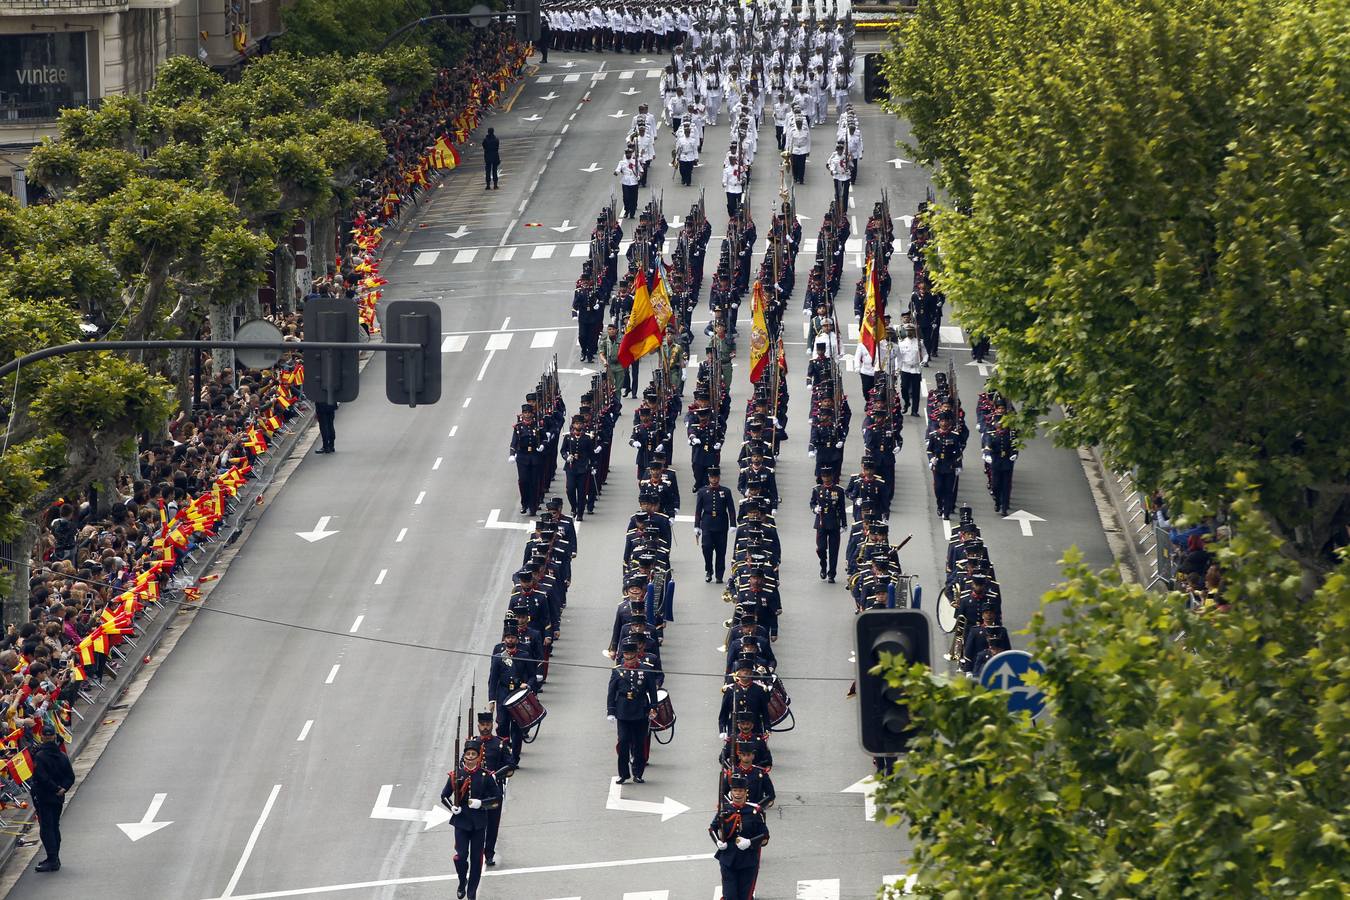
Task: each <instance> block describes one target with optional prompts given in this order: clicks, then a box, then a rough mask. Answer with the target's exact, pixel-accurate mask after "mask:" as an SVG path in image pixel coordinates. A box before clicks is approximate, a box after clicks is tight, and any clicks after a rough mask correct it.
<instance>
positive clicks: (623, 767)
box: [605, 640, 657, 784]
mask: <svg viewBox="0 0 1350 900" xmlns="http://www.w3.org/2000/svg"><path fill="white" fill-rule="evenodd" d="M619 649H620V651H621V652H622V654H623V661H622V662H621V663H619V665H617V666H615V667H614V669H613V670H611V672H610V673H609V692H608V699H607V701H606V707H605V708H606V712H607V715H606V718H608V719H609V721H611V722H614V723H616V724H617V726H618V730H619V741H618V745H617V751H618V757H619V779H618V781H619V784H624V783H626V782H627V781H628V779H629V778H632V779H633V780H634V781H636V782H637V783H638V784H642V782H643V780H644V779H643V777H642V773H643V772H644V771H646V768H647V740H648V735H649V733H650V723H651V720H650V716H651V713H652V711H653V710H655V709H656V681H657V679H656V676H655V673H653V672H652V671H651V670H650V669H646V668H643V666H642V663H641V661H640V660H639V659H638V645H637V642H636V641H633V640H629V641H626V642H624V643H623V644H621V645H620V647H619Z"/></svg>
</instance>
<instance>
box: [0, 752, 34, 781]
mask: <svg viewBox="0 0 1350 900" xmlns="http://www.w3.org/2000/svg"><path fill="white" fill-rule="evenodd" d="M5 772H6V774H8V775H9V777H10V778H11V779H13V780H14V781H15V782H17V783H19V784H27V783H28V779H30V778H32V777H33V754H32V753H30V752H29V751H27V750H23V751H20V752H19V753H16V754H14V755H13V756H11V757H10V758H9V759H8V760H7V761H6V762H5Z"/></svg>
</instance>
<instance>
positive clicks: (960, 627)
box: [945, 616, 966, 662]
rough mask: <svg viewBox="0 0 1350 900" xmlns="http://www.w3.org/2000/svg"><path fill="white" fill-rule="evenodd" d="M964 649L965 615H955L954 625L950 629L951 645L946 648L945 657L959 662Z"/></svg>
mask: <svg viewBox="0 0 1350 900" xmlns="http://www.w3.org/2000/svg"><path fill="white" fill-rule="evenodd" d="M965 650H966V617H965V616H957V617H956V627H955V628H953V629H952V645H951V647H950V648H949V649H948V650H947V655H946V657H945V659H947V660H950V661H951V662H960V661H961V656H962V655H963V654H964V653H965Z"/></svg>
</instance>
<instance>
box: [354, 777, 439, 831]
mask: <svg viewBox="0 0 1350 900" xmlns="http://www.w3.org/2000/svg"><path fill="white" fill-rule="evenodd" d="M393 795H394V786H393V785H392V784H383V785H380V793H379V796H377V797H376V798H375V805H374V806H373V807H371V810H370V817H371V818H372V819H392V820H394V821H396V822H422V823H423V825H422V830H423V831H427V830H429V829H432V828H435V827H436V826H437V825H444V824H445V823H447V822H449V821H450V810H448V809H446V808H445V807H443V806H435V807H432V808H431V809H409V808H408V807H406V806H390V805H389V798H390V797H392V796H393Z"/></svg>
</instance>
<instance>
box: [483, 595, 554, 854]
mask: <svg viewBox="0 0 1350 900" xmlns="http://www.w3.org/2000/svg"><path fill="white" fill-rule="evenodd" d="M519 641H520V635H519V633H518V632H517V624H516V619H515V617H514V616H508V617H507V619H506V621H505V623H503V626H502V642H501V643H500V644H498V645H497V646H496V647H493V648H492V665H491V667H490V668H489V669H488V697H489V698H490V699H491V701H492V704H493V706H494V707H495V708H496V710H497V734H498V735H500V736H501V737H503V738H507V739H509V740H510V744H511V756H510V762H511V766H512V768H516V767H519V766H520V747H521V744H522V743H524V739H525V734H524V732H523V731H521V729H520V726H519V725H517V724H516V720H515V719H513V718H511V714H510V712H508V711H507V708H506V701H507V700H509V699H510V698H511V695H512V694H514V693H516V691H519V690H521V689H522V688H530V689H531V690H532V689H533V688H534V687H535V685H536V684H537V683H538V679H537V677H536V667H537V666H538V662H539V661H538V659H535V658H530V657H527V656H525V655H524V654H522V653H520V652H519V647H518V644H519ZM479 849H480V852H481V849H482V848H481V847H480V848H479Z"/></svg>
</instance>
